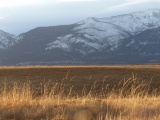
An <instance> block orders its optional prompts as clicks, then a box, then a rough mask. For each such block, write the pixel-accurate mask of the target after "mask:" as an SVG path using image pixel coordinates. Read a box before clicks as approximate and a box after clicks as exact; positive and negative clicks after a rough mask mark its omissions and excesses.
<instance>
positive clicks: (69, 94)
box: [0, 68, 160, 120]
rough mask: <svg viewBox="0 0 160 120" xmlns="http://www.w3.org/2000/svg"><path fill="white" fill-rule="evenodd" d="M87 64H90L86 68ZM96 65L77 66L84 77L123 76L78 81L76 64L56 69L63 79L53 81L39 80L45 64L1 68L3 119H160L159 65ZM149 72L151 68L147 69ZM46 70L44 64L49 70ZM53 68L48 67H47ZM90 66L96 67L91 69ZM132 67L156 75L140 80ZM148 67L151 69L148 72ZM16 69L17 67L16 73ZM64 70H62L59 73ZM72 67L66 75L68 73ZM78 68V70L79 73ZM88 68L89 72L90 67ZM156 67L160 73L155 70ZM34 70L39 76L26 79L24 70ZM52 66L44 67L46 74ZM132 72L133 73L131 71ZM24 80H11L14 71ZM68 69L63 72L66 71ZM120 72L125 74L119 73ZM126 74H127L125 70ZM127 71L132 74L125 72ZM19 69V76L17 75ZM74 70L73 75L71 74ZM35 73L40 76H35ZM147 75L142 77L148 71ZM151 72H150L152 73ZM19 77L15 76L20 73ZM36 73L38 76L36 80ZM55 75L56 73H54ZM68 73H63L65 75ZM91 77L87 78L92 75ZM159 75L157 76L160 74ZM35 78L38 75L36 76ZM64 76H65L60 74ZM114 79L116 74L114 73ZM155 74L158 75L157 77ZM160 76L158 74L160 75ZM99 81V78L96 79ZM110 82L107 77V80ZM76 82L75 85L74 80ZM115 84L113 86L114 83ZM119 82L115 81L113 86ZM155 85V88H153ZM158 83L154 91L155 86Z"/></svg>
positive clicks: (0, 112)
mask: <svg viewBox="0 0 160 120" xmlns="http://www.w3.org/2000/svg"><path fill="white" fill-rule="evenodd" d="M86 69H87V68H86ZM96 69H97V68H94V69H93V68H92V69H89V68H88V69H87V70H85V69H84V68H83V70H82V69H79V68H76V70H77V71H78V72H80V73H79V75H82V74H84V76H80V77H81V78H82V79H83V80H85V78H83V77H86V76H85V73H86V74H88V73H90V72H91V74H93V73H94V74H93V75H92V76H94V75H95V74H96V75H97V73H99V77H100V76H101V75H104V73H103V72H104V71H107V72H106V73H105V74H106V76H107V75H111V74H112V73H115V74H114V76H118V77H119V78H120V80H117V79H118V78H117V77H114V76H112V79H111V80H113V78H115V80H117V81H110V82H109V80H106V79H107V77H106V76H103V77H102V76H101V77H100V78H101V79H102V80H101V81H100V80H98V79H97V78H98V77H96V76H95V77H96V79H97V81H96V80H95V79H92V77H88V76H87V77H88V81H80V80H79V79H78V77H77V79H78V80H77V81H76V80H75V78H74V77H71V76H72V75H73V71H74V70H75V69H74V70H73V69H70V71H69V70H68V69H59V70H57V71H56V70H55V69H51V71H52V73H53V74H54V72H55V73H57V74H58V75H63V76H57V80H54V81H52V80H51V79H48V80H47V78H43V80H42V78H40V80H39V82H38V77H37V78H36V75H38V74H37V73H38V71H39V73H40V75H41V74H42V73H41V72H42V71H41V69H38V70H37V69H35V68H32V70H31V69H29V70H28V69H27V71H25V70H24V69H20V70H19V71H18V72H17V69H13V70H9V71H8V70H7V69H3V70H2V69H1V73H0V74H1V75H2V73H3V75H4V76H5V77H2V76H1V79H2V78H3V79H2V80H1V89H0V119H1V120H11V119H14V120H40V119H43V120H82V119H83V120H122V119H123V120H129V119H132V120H158V119H160V95H159V92H158V89H157V88H156V87H155V84H153V83H152V82H155V81H154V79H153V76H154V75H158V72H159V68H156V69H150V68H149V69H147V68H143V69H142V68H141V69H140V68H139V69H137V68H136V69H133V68H129V69H128V68H127V70H126V69H121V70H119V68H110V69H108V68H105V69H102V68H99V69H97V70H96ZM146 69H147V70H148V71H147V70H146ZM43 70H44V69H43ZM46 70H48V71H46ZM88 70H90V71H88ZM132 70H135V71H140V72H141V73H143V75H144V74H146V73H149V71H150V72H151V70H152V72H153V71H154V72H153V74H152V75H153V76H150V80H148V81H147V80H146V79H148V78H149V75H148V76H147V77H148V78H147V77H146V79H140V78H142V77H139V75H135V74H132ZM145 70H146V71H145ZM15 71H16V72H15ZM60 71H61V74H60V73H59V72H60ZM62 71H63V72H66V73H65V74H64V73H63V72H62ZM77 71H75V72H74V73H76V72H77ZM86 71H88V72H86ZM155 71H156V72H155ZM29 72H30V73H32V75H33V76H29V77H26V78H25V79H26V80H23V79H22V78H23V77H22V76H18V75H20V74H23V75H24V73H25V75H28V73H29ZM47 72H49V69H46V68H45V70H44V74H42V75H44V76H45V75H46V74H47ZM130 72H131V74H130V77H129V73H130ZM9 73H10V75H11V76H12V77H13V78H14V79H15V77H17V78H18V79H19V78H21V79H22V81H20V79H19V80H12V81H10V80H8V78H9V79H11V76H9ZM62 73H63V74H62ZM117 73H119V74H117ZM120 73H121V74H120ZM122 73H127V74H128V76H127V77H126V76H125V75H124V76H122V75H123V74H122ZM16 74H17V76H15V75H16ZM70 74H71V75H70ZM34 75H35V76H34ZM143 75H142V76H143ZM146 75H147V74H146ZM14 76H15V77H14ZM33 77H34V79H35V80H34V79H33ZM49 77H53V76H51V75H50V76H49ZM61 77H62V78H61ZM87 77H86V78H87ZM156 77H157V76H155V78H156ZM31 78H32V79H31ZM58 78H61V80H60V79H58ZM110 78H111V77H110ZM151 78H152V79H153V80H152V81H151ZM157 78H158V77H157ZM92 80H93V81H92ZM106 81H107V82H106ZM120 81H121V82H120ZM74 83H75V84H74ZM108 83H111V85H112V87H109V86H110V84H108ZM113 83H114V84H115V83H116V84H115V85H114V86H113ZM153 86H154V87H153ZM151 87H152V90H151Z"/></svg>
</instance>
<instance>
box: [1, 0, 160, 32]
mask: <svg viewBox="0 0 160 120" xmlns="http://www.w3.org/2000/svg"><path fill="white" fill-rule="evenodd" d="M155 8H158V9H160V0H0V30H4V31H6V32H9V33H11V34H15V35H18V34H20V33H23V32H27V31H28V30H30V29H33V28H35V27H40V26H56V25H65V24H72V23H76V22H79V21H81V20H83V19H85V18H88V17H109V16H114V15H118V14H124V13H130V12H134V11H144V10H147V9H155Z"/></svg>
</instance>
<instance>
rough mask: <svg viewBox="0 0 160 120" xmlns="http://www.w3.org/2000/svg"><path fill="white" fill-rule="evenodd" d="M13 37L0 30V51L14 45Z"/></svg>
mask: <svg viewBox="0 0 160 120" xmlns="http://www.w3.org/2000/svg"><path fill="white" fill-rule="evenodd" d="M15 38H16V36H15V35H12V34H9V33H7V32H4V31H2V30H0V49H7V48H9V47H10V46H12V45H14V44H15V42H16V41H15Z"/></svg>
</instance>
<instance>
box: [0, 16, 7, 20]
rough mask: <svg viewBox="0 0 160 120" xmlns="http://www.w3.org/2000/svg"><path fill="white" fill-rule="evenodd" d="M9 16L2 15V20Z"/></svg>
mask: <svg viewBox="0 0 160 120" xmlns="http://www.w3.org/2000/svg"><path fill="white" fill-rule="evenodd" d="M7 17H8V16H0V20H3V19H6V18H7Z"/></svg>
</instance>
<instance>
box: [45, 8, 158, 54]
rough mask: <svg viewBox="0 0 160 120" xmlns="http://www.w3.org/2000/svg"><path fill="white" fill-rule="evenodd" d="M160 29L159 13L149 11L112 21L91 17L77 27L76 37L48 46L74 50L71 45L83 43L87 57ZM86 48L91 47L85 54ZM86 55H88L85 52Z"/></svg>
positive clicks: (68, 36) (69, 35) (121, 16)
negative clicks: (128, 39)
mask: <svg viewBox="0 0 160 120" xmlns="http://www.w3.org/2000/svg"><path fill="white" fill-rule="evenodd" d="M158 27H160V10H158V9H155V10H148V11H144V12H135V13H132V14H126V15H120V16H114V17H109V18H88V19H86V20H83V21H81V22H79V23H77V24H76V26H75V27H74V28H73V29H72V31H73V34H66V35H62V36H59V37H57V40H53V42H51V43H49V44H47V45H48V46H47V48H46V50H49V49H54V48H61V49H64V50H71V49H72V44H73V43H74V44H78V43H80V44H82V48H83V49H82V50H81V52H82V53H84V54H87V53H90V52H94V51H96V50H100V49H103V48H106V47H107V46H111V50H114V49H116V48H118V46H119V45H120V42H121V40H122V39H125V38H128V37H130V36H134V35H137V34H139V33H141V32H143V31H145V30H148V29H153V28H158ZM84 48H90V50H89V51H86V50H85V49H84ZM86 52H87V53H86Z"/></svg>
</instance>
